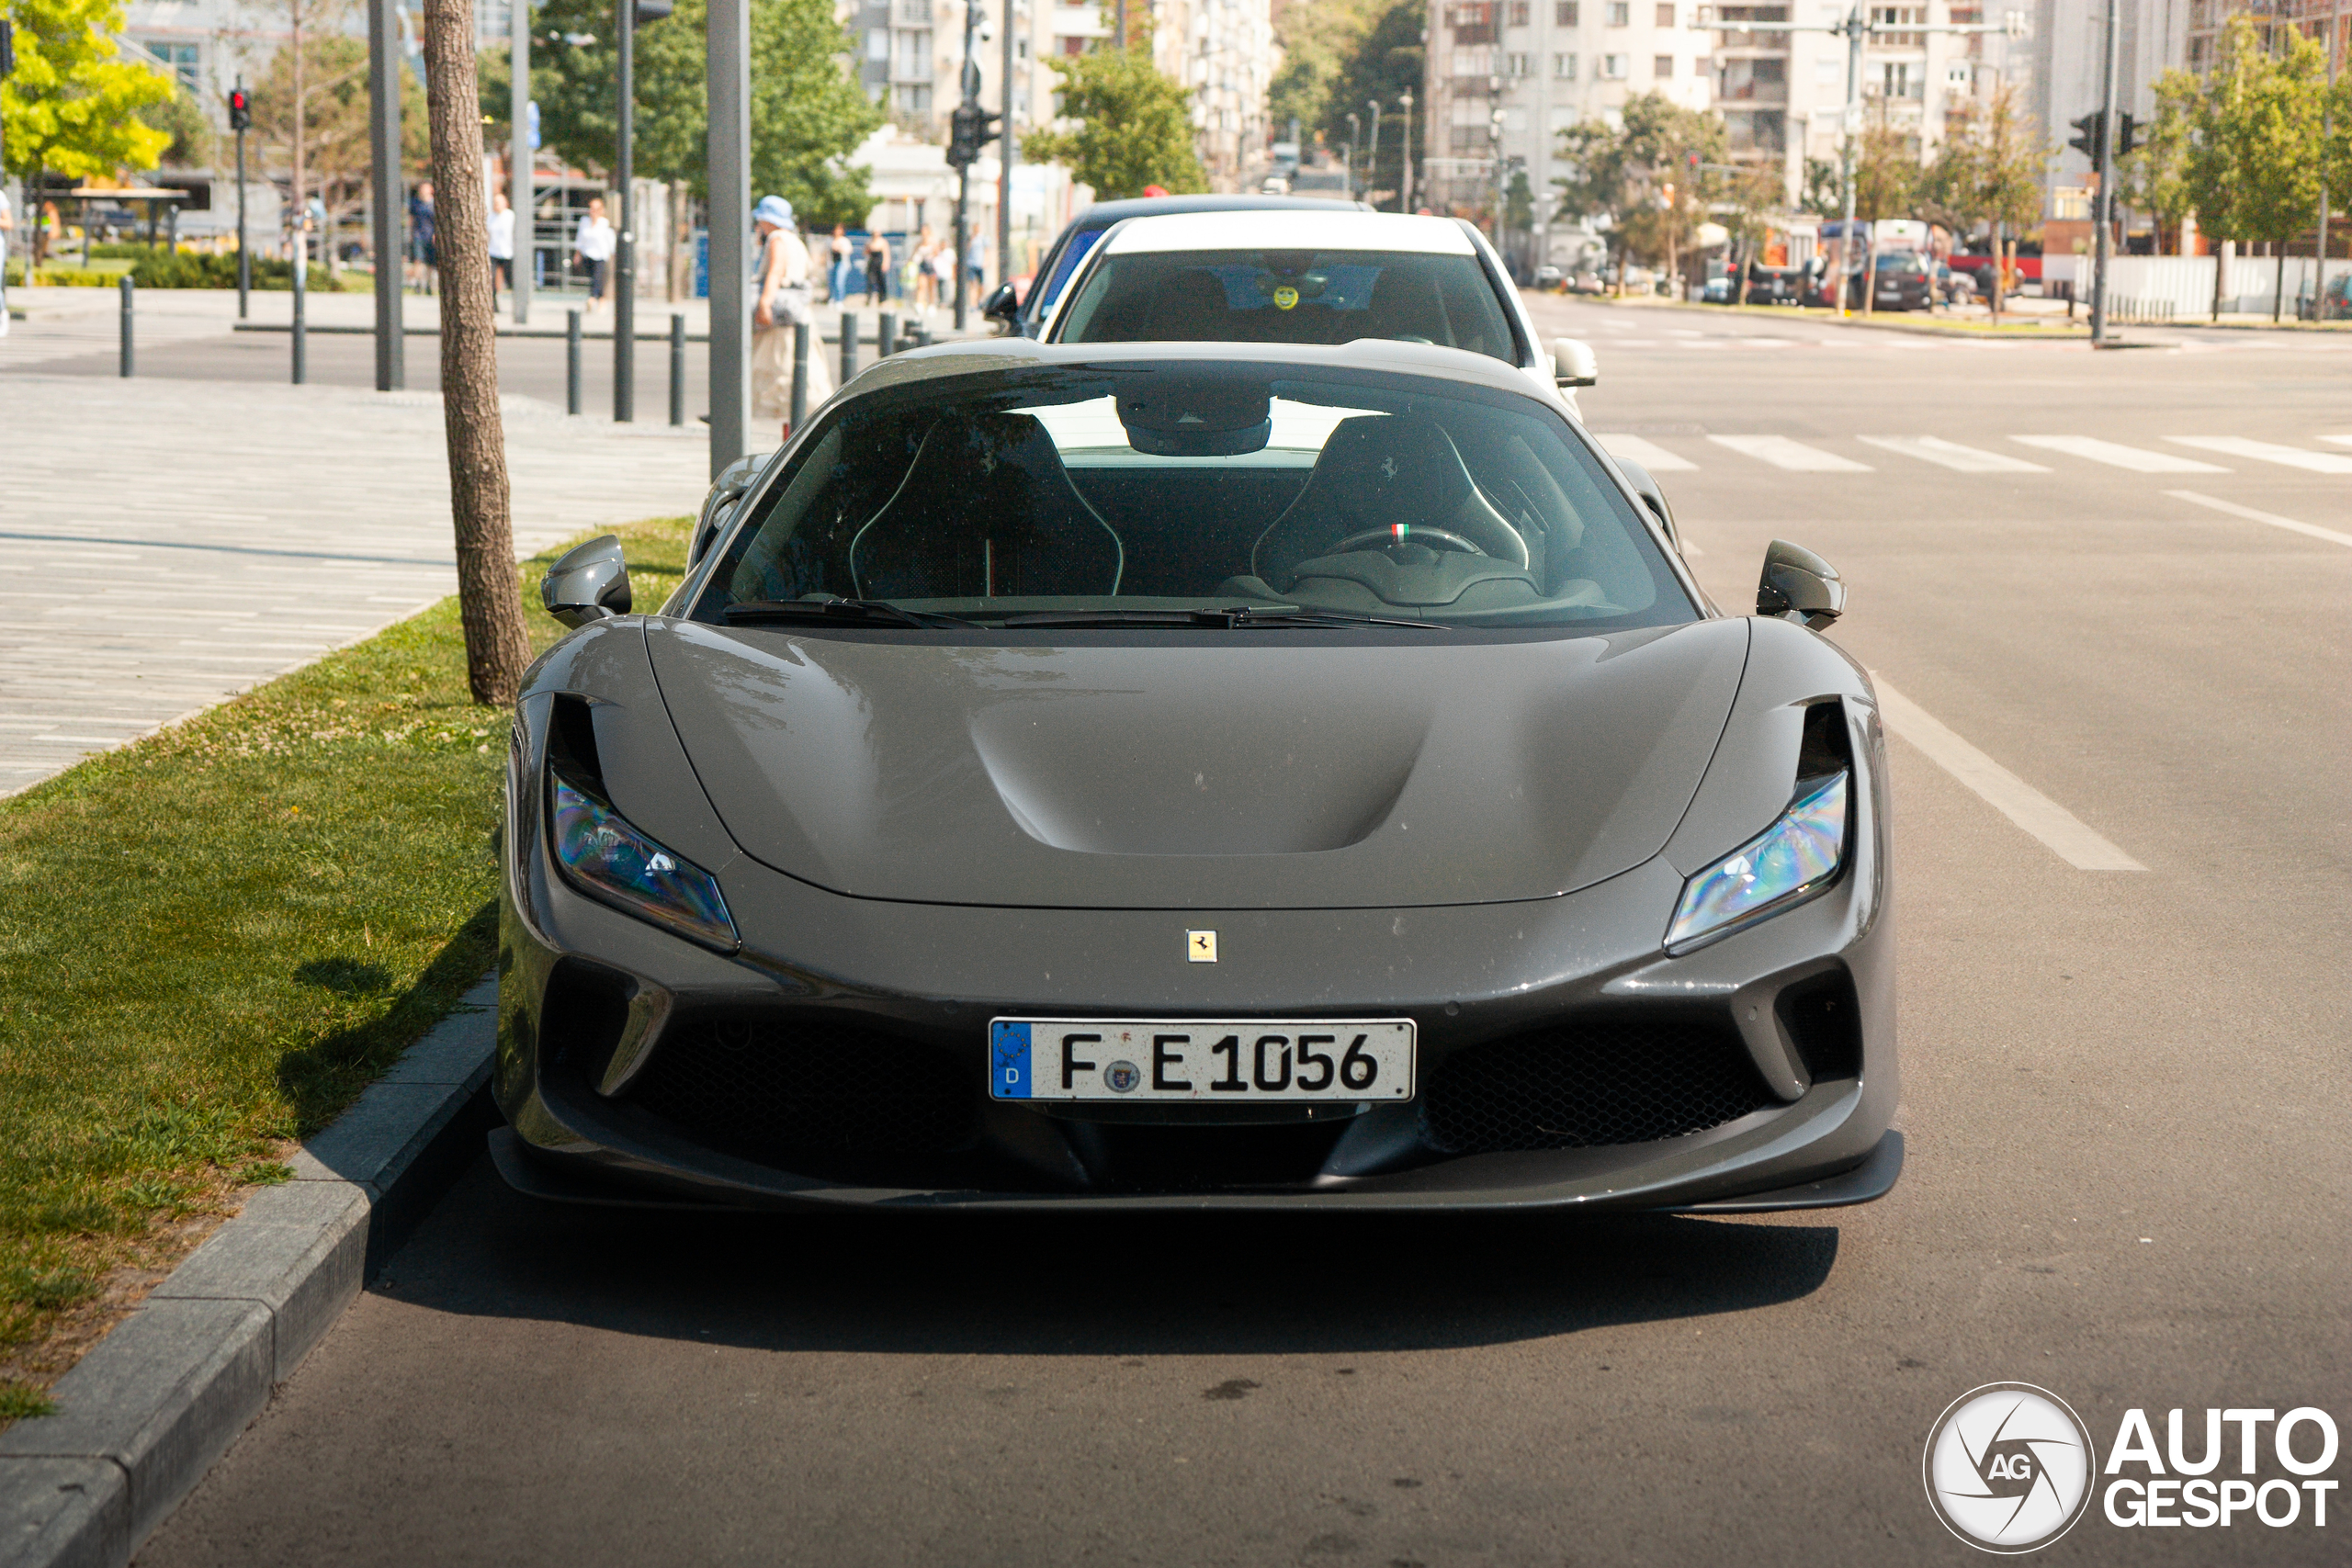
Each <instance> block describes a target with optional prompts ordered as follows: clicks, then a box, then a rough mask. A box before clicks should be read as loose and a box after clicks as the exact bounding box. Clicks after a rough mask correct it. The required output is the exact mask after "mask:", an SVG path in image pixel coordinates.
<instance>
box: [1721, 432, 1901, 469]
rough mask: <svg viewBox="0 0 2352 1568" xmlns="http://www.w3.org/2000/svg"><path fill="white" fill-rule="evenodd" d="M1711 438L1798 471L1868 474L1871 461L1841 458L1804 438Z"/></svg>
mask: <svg viewBox="0 0 2352 1568" xmlns="http://www.w3.org/2000/svg"><path fill="white" fill-rule="evenodd" d="M1707 439H1708V440H1710V441H1712V442H1713V443H1714V444H1715V445H1716V446H1728V447H1730V448H1731V449H1732V450H1733V451H1735V452H1737V453H1740V454H1742V455H1744V456H1746V457H1753V458H1755V459H1756V460H1757V461H1758V462H1760V463H1770V464H1771V465H1772V466H1773V467H1774V468H1786V469H1788V470H1789V471H1790V472H1792V473H1798V474H1867V473H1869V472H1870V471H1871V466H1870V465H1869V464H1868V463H1857V462H1855V461H1854V460H1853V459H1852V458H1850V457H1838V455H1837V454H1836V453H1834V452H1824V451H1822V450H1821V449H1820V448H1819V447H1817V446H1806V445H1805V444H1804V442H1802V441H1792V440H1790V439H1789V438H1788V437H1787V436H1785V435H1710V436H1708V437H1707Z"/></svg>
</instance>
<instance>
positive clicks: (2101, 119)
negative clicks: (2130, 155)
mask: <svg viewBox="0 0 2352 1568" xmlns="http://www.w3.org/2000/svg"><path fill="white" fill-rule="evenodd" d="M2119 47H2120V46H2119V43H2118V39H2117V31H2116V26H2115V0H2107V48H2106V50H2105V51H2103V53H2104V56H2105V60H2104V63H2103V67H2102V70H2101V77H2100V84H2099V95H2098V130H2096V131H2095V132H2094V138H2095V140H2094V146H2095V149H2096V150H2095V151H2094V152H2092V153H2091V167H2092V168H2094V169H2096V170H2098V198H2097V199H2096V200H2095V201H2093V202H2092V204H2091V221H2092V223H2093V224H2094V226H2095V227H2096V229H2097V233H2096V235H2095V236H2094V243H2095V244H2096V245H2097V247H2098V249H2097V251H2096V253H2095V254H2096V256H2097V259H2096V261H2094V263H2093V264H2092V265H2093V267H2094V270H2093V272H2092V274H2091V342H2092V343H2093V344H2103V343H2105V342H2106V341H2107V263H2108V258H2109V254H2110V253H2111V252H2112V251H2113V250H2114V238H2113V236H2112V235H2111V234H2110V233H2109V228H2110V227H2111V224H2110V220H2111V219H2112V218H2113V216H2114V213H2115V55H2116V51H2117V49H2118V48H2119Z"/></svg>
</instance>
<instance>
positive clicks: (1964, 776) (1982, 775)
mask: <svg viewBox="0 0 2352 1568" xmlns="http://www.w3.org/2000/svg"><path fill="white" fill-rule="evenodd" d="M1871 685H1873V686H1874V687H1876V688H1877V690H1878V707H1879V713H1880V714H1881V715H1882V716H1883V717H1884V718H1885V720H1886V727H1887V728H1889V729H1891V730H1893V731H1894V733H1895V734H1897V735H1899V736H1901V737H1903V739H1905V740H1907V741H1909V742H1910V743H1911V744H1912V745H1913V746H1915V747H1917V748H1918V750H1921V751H1923V752H1925V753H1927V757H1928V761H1931V762H1933V763H1935V764H1936V766H1938V767H1939V768H1941V769H1943V771H1944V772H1946V773H1950V774H1951V776H1952V777H1953V778H1956V779H1958V780H1959V781H1960V782H1961V783H1962V784H1966V785H1967V786H1968V787H1969V788H1970V789H1972V790H1973V791H1975V793H1976V795H1978V797H1979V798H1981V799H1982V800H1984V801H1985V804H1986V805H1988V806H1990V807H1993V809H1994V810H1996V811H1997V812H1999V813H2000V814H2001V815H2002V816H2004V817H2006V818H2008V819H2009V820H2010V821H2012V822H2014V823H2016V824H2017V825H2018V827H2020V828H2022V829H2025V830H2026V831H2027V832H2028V833H2030V834H2031V835H2032V836H2033V837H2034V838H2036V839H2039V840H2041V843H2042V844H2043V846H2044V847H2045V848H2047V849H2048V850H2050V851H2051V852H2052V853H2053V854H2055V855H2056V856H2057V857H2058V858H2059V859H2060V860H2063V861H2064V862H2065V863H2067V864H2068V865H2071V866H2073V867H2074V868H2075V870H2076V871H2145V870H2147V869H2148V868H2147V867H2146V866H2144V865H2142V864H2141V863H2139V862H2138V861H2136V860H2133V859H2132V858H2131V856H2130V855H2127V854H2125V853H2124V852H2122V851H2121V850H2120V849H2118V848H2116V847H2115V845H2114V844H2113V843H2111V842H2109V840H2107V839H2106V838H2104V837H2102V836H2101V835H2100V834H2099V833H2098V832H2097V831H2095V830H2094V829H2092V828H2091V827H2090V826H2089V825H2088V824H2086V823H2085V822H2084V821H2083V820H2082V818H2078V817H2076V816H2075V814H2074V813H2073V812H2071V811H2069V810H2067V809H2066V808H2065V807H2063V806H2061V805H2059V804H2058V803H2057V802H2056V801H2054V800H2052V799H2051V798H2050V797H2049V796H2048V795H2044V794H2042V793H2041V791H2040V790H2038V789H2036V788H2034V787H2033V786H2032V785H2031V784H2028V783H2026V782H2025V781H2024V780H2023V779H2021V778H2019V777H2018V776H2017V774H2015V773H2011V772H2009V770H2008V769H2007V768H2005V767H2003V766H2001V764H2000V763H1998V762H1996V761H1993V759H1992V758H1990V757H1988V756H1986V755H1985V753H1984V752H1982V751H1979V750H1977V749H1976V748H1975V747H1973V746H1971V745H1970V744H1969V743H1968V742H1967V741H1965V740H1963V739H1961V738H1960V737H1959V736H1958V735H1956V734H1954V733H1953V732H1952V731H1951V728H1949V727H1947V726H1946V725H1945V724H1944V722H1943V721H1942V720H1941V719H1939V718H1938V717H1936V716H1935V715H1933V714H1931V713H1929V712H1928V710H1927V709H1925V708H1923V707H1921V706H1920V705H1918V704H1917V703H1915V702H1913V701H1912V700H1911V699H1910V698H1908V697H1906V696H1905V695H1904V694H1902V693H1900V692H1898V691H1896V690H1895V689H1894V687H1892V686H1890V685H1888V684H1887V683H1886V681H1885V680H1884V678H1883V677H1882V676H1881V675H1880V674H1879V672H1878V671H1875V670H1873V671H1871Z"/></svg>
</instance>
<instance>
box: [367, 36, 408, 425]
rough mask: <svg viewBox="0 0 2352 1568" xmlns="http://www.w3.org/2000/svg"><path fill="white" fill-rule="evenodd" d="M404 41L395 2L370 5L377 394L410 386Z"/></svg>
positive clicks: (369, 106)
mask: <svg viewBox="0 0 2352 1568" xmlns="http://www.w3.org/2000/svg"><path fill="white" fill-rule="evenodd" d="M400 44H401V40H400V20H399V17H398V16H397V14H396V13H395V12H394V10H393V8H392V0H368V155H369V157H370V158H371V159H372V160H373V161H374V165H375V166H374V169H373V171H372V172H371V174H370V175H369V180H368V184H369V186H370V187H371V190H372V197H371V199H372V202H373V205H374V206H375V209H376V215H375V216H376V223H375V229H376V233H375V243H376V390H378V391H379V392H397V391H399V390H400V389H401V388H402V387H404V386H406V385H407V384H408V375H407V363H406V354H407V344H405V342H404V341H403V340H402V338H401V47H400Z"/></svg>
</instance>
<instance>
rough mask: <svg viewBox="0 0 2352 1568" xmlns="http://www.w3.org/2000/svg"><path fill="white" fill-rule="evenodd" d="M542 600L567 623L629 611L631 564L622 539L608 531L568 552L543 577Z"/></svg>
mask: <svg viewBox="0 0 2352 1568" xmlns="http://www.w3.org/2000/svg"><path fill="white" fill-rule="evenodd" d="M539 603H540V604H544V605H546V606H547V612H548V615H553V616H554V617H555V618H556V619H557V620H559V621H561V622H562V623H563V624H564V625H565V626H586V625H587V624H588V623H589V622H591V621H601V620H603V619H604V618H605V616H607V615H628V605H629V594H628V566H626V565H625V564H623V562H622V560H621V542H620V540H618V539H617V538H615V537H614V536H612V535H610V534H605V535H603V536H599V537H597V538H594V539H591V540H589V541H588V542H587V543H586V544H584V545H582V546H581V547H579V548H578V549H575V550H571V551H569V552H567V553H566V554H565V556H564V558H562V559H561V560H560V561H558V562H556V563H555V565H554V567H553V568H551V569H550V570H548V574H547V576H546V578H545V579H544V580H542V581H540V583H539Z"/></svg>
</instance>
